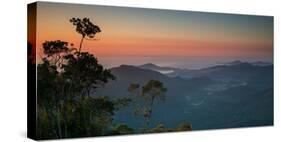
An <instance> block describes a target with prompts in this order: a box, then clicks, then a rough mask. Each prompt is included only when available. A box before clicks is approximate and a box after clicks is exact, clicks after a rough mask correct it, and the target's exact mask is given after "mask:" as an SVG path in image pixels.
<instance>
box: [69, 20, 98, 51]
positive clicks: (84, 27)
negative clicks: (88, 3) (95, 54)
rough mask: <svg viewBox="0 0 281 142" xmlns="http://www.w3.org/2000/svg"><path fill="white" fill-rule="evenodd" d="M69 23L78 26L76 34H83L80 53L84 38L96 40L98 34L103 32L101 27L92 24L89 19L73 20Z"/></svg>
mask: <svg viewBox="0 0 281 142" xmlns="http://www.w3.org/2000/svg"><path fill="white" fill-rule="evenodd" d="M69 21H70V22H71V23H72V24H73V25H74V26H76V32H77V33H79V34H81V41H80V46H79V50H78V53H80V52H81V48H82V43H83V40H84V38H86V37H89V38H94V37H95V35H96V34H97V33H99V32H101V29H100V27H99V26H97V25H95V24H94V23H92V22H91V21H90V19H89V18H83V19H80V18H71V19H70V20H69Z"/></svg>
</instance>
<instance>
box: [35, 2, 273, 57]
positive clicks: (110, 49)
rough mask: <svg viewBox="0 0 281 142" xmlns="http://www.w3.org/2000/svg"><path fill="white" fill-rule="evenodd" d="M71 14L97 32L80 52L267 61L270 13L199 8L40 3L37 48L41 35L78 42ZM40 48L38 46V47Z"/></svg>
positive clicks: (270, 50) (270, 43) (270, 49)
mask: <svg viewBox="0 0 281 142" xmlns="http://www.w3.org/2000/svg"><path fill="white" fill-rule="evenodd" d="M71 17H80V18H83V17H88V18H90V19H91V20H92V21H93V22H94V23H95V24H96V25H98V26H99V27H100V28H101V30H102V32H101V33H99V34H97V39H99V40H95V41H88V40H85V41H84V44H83V49H82V50H83V51H88V52H91V53H93V54H95V55H96V56H97V57H98V58H103V57H110V56H118V57H122V56H151V57H154V56H155V57H159V56H161V57H165V56H167V57H171V56H187V57H188V56H205V57H216V56H217V57H237V58H239V57H242V58H243V57H249V58H250V57H253V58H261V59H267V60H269V61H270V60H272V56H273V18H272V17H263V16H259V17H258V16H245V15H241V16H240V15H227V14H214V13H199V12H181V11H167V10H165V11H164V10H150V9H133V8H118V7H103V6H86V5H71V4H53V3H39V4H38V11H37V48H38V47H39V48H40V47H41V45H42V43H43V42H44V41H46V40H58V39H60V40H64V41H68V42H71V43H74V45H76V46H78V45H79V41H80V38H81V37H80V35H79V34H78V33H76V32H75V29H74V27H73V26H72V24H71V23H70V22H69V19H70V18H71ZM38 51H39V52H40V50H38Z"/></svg>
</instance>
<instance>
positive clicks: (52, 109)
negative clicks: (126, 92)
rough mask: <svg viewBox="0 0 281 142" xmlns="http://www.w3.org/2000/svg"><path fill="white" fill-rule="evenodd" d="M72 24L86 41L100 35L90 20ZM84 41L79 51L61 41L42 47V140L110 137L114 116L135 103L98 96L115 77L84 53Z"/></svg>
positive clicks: (128, 100)
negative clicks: (86, 38)
mask: <svg viewBox="0 0 281 142" xmlns="http://www.w3.org/2000/svg"><path fill="white" fill-rule="evenodd" d="M71 22H72V23H73V24H74V25H76V26H77V27H76V31H77V32H78V33H80V34H81V35H82V38H85V37H86V36H87V37H89V38H93V37H94V35H95V33H97V32H100V29H99V27H97V26H95V25H93V24H92V23H91V22H90V20H89V19H88V18H83V20H80V19H79V18H73V19H71ZM82 42H83V39H82V41H81V43H80V47H79V51H77V50H76V49H75V48H74V47H73V44H70V45H69V43H68V42H65V41H61V40H55V41H45V42H44V43H43V44H42V47H43V53H44V55H43V56H42V61H41V63H39V64H38V66H37V74H38V75H37V84H38V89H37V90H38V92H37V100H38V106H37V108H38V111H37V112H38V118H37V120H38V125H37V128H38V133H37V136H38V138H41V139H46V138H68V137H81V136H95V135H107V133H109V132H110V131H111V130H110V129H111V124H112V120H113V116H114V113H115V112H116V111H118V110H119V109H121V108H122V107H124V106H127V105H128V104H129V103H130V101H131V100H130V99H129V98H126V97H124V98H114V99H111V98H109V97H107V96H98V95H95V94H94V92H95V90H96V89H97V88H99V87H103V86H104V85H105V84H106V83H107V82H108V81H109V80H114V79H115V76H114V75H113V74H111V72H110V70H108V69H105V68H104V67H103V66H102V65H101V64H99V63H98V60H97V58H96V57H94V56H93V55H92V54H90V53H88V52H80V50H81V47H82ZM121 128H122V129H124V128H125V127H123V126H122V127H120V129H121ZM128 128H129V127H128ZM122 131H125V130H122Z"/></svg>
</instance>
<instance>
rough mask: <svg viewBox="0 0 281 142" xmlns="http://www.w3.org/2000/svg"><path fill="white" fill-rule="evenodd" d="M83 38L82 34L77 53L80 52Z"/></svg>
mask: <svg viewBox="0 0 281 142" xmlns="http://www.w3.org/2000/svg"><path fill="white" fill-rule="evenodd" d="M83 40H84V36H82V38H81V41H80V47H79V50H78V53H79V54H80V52H81V48H82V43H83Z"/></svg>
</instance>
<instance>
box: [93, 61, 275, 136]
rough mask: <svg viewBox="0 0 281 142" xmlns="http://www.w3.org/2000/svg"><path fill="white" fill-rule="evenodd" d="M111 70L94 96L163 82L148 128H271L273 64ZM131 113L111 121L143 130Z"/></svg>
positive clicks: (125, 93) (124, 92)
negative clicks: (111, 77) (187, 125)
mask: <svg viewBox="0 0 281 142" xmlns="http://www.w3.org/2000/svg"><path fill="white" fill-rule="evenodd" d="M110 70H111V72H112V73H113V74H114V75H115V76H116V80H115V81H110V82H109V83H108V84H106V85H105V87H104V88H101V89H99V90H98V91H97V93H96V94H99V95H107V96H110V97H113V98H114V97H121V96H129V97H130V96H131V95H132V94H130V93H129V92H128V91H127V89H128V86H129V85H130V84H131V83H138V84H140V85H143V84H145V83H146V82H148V81H149V80H151V79H154V80H159V81H161V82H163V84H164V86H165V87H166V88H167V92H166V101H165V102H161V103H160V102H159V103H157V104H156V105H155V107H154V109H155V110H154V114H153V119H152V120H151V127H153V126H155V125H156V124H157V123H159V122H163V123H165V124H166V125H167V126H168V127H175V126H176V125H177V124H179V123H180V122H182V121H187V122H190V123H191V124H192V126H193V129H194V130H201V129H215V128H228V127H247V126H260V125H272V124H273V65H272V64H268V65H265V64H263V63H261V62H259V65H258V64H255V63H248V62H242V61H240V62H238V61H235V62H232V63H231V64H229V63H226V64H222V65H216V66H212V67H208V68H202V69H197V70H190V69H179V68H173V67H161V66H158V65H155V64H152V63H148V64H144V65H140V66H131V65H121V66H119V67H115V68H111V69H110ZM162 71H172V72H169V73H167V72H164V73H163V72H162ZM133 110H134V106H133V105H132V106H129V107H128V108H126V109H124V110H120V111H119V112H118V113H117V115H116V117H115V119H114V121H115V122H126V123H128V124H129V125H130V126H131V127H133V128H139V127H141V120H140V119H139V118H136V117H135V116H134V115H133ZM167 114H169V115H167Z"/></svg>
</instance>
